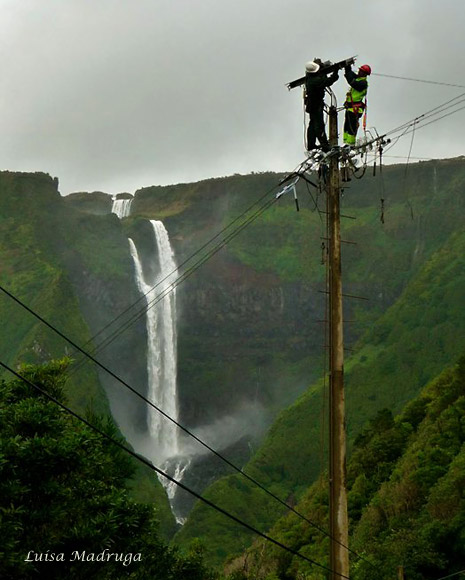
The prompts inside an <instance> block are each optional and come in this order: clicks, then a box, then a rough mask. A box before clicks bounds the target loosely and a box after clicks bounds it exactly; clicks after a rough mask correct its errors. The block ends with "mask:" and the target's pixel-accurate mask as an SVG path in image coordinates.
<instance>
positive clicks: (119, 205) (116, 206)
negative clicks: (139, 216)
mask: <svg viewBox="0 0 465 580" xmlns="http://www.w3.org/2000/svg"><path fill="white" fill-rule="evenodd" d="M132 201H133V199H132V198H131V199H116V198H113V205H112V206H111V213H115V214H116V215H117V216H118V217H119V218H120V219H121V218H125V217H128V216H129V215H130V213H131V204H132Z"/></svg>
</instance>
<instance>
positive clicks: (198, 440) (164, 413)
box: [0, 286, 364, 559]
mask: <svg viewBox="0 0 465 580" xmlns="http://www.w3.org/2000/svg"><path fill="white" fill-rule="evenodd" d="M0 290H1V291H2V292H3V293H4V294H6V295H7V296H8V297H9V298H11V299H12V300H13V301H14V302H16V303H17V304H19V305H20V306H21V307H22V308H24V309H25V310H26V311H27V312H29V313H30V314H32V315H33V316H34V317H35V318H37V319H38V320H40V322H42V323H43V324H45V325H46V326H47V327H48V328H50V329H51V330H53V331H54V332H55V333H56V334H58V336H60V337H61V338H63V339H64V340H66V341H67V342H68V343H69V344H70V345H71V346H73V347H74V348H75V349H76V350H78V351H79V352H81V353H82V354H83V355H84V356H86V357H87V358H88V359H89V360H91V361H92V362H93V363H95V364H96V365H97V366H98V367H100V368H101V369H102V370H104V371H105V372H107V373H108V374H109V375H110V376H111V377H113V378H114V379H116V380H117V381H118V382H119V383H120V384H122V385H123V386H124V387H126V388H127V389H129V390H130V391H131V392H132V393H134V394H135V395H136V396H137V397H139V398H140V399H142V400H143V401H144V402H145V403H147V404H148V405H150V406H151V407H152V408H153V409H155V410H156V411H158V412H159V413H160V414H161V415H163V417H165V418H166V419H168V420H169V421H171V423H173V424H174V425H176V426H177V427H178V428H179V429H181V430H182V431H184V433H186V434H187V435H188V436H189V437H192V438H193V439H194V440H195V441H197V442H198V443H200V445H202V446H203V447H204V448H205V449H207V450H208V451H209V452H210V453H213V454H214V455H215V456H216V457H218V458H219V459H221V460H222V461H223V462H225V463H226V464H227V465H229V466H230V467H231V468H232V469H234V470H235V471H236V472H237V473H239V474H240V475H242V476H243V477H245V478H246V479H248V480H249V481H250V482H251V483H253V484H254V485H256V486H257V487H259V488H260V489H261V490H262V491H264V492H265V493H267V494H268V495H269V496H270V497H273V498H274V499H275V500H276V501H278V502H279V503H280V504H281V505H283V506H284V507H286V508H287V509H289V510H291V511H292V512H293V513H295V515H297V516H298V517H300V518H301V519H303V520H305V521H306V522H307V523H309V524H310V525H311V526H313V527H315V528H316V529H318V530H319V531H320V532H321V533H323V534H324V535H326V536H327V537H329V538H332V537H331V535H330V534H329V533H328V532H326V531H325V530H324V529H322V528H320V527H319V526H318V524H315V522H313V521H311V520H310V519H309V518H307V517H305V516H304V515H303V514H301V513H300V512H298V511H297V510H295V509H294V508H293V507H292V506H290V505H288V504H287V503H286V502H285V501H283V500H282V499H280V498H279V497H278V496H276V495H274V494H273V493H272V492H271V491H269V490H268V489H267V488H266V487H265V486H263V485H262V484H261V483H259V482H258V481H257V480H255V479H254V478H253V477H251V476H250V475H248V474H247V473H245V472H244V471H243V470H242V469H241V468H239V467H237V466H236V465H235V464H234V463H232V462H231V461H230V460H229V459H227V458H226V457H224V455H222V454H221V453H219V452H218V451H216V450H215V449H213V448H212V447H211V446H210V445H208V443H205V442H204V441H203V440H202V439H200V438H199V437H197V435H195V434H194V433H192V431H190V430H189V429H188V428H187V427H184V425H182V424H181V423H179V422H178V421H176V420H175V419H173V418H172V417H171V416H170V415H168V414H167V413H166V412H165V411H163V410H162V409H161V408H160V407H158V406H157V405H156V404H155V403H153V402H152V401H150V400H149V399H147V397H145V396H144V395H142V394H141V393H139V392H138V391H137V390H136V389H134V387H131V385H129V384H128V383H127V382H126V381H124V380H123V379H121V378H120V377H119V376H118V375H116V374H115V373H114V372H113V371H112V370H111V369H109V368H108V367H107V366H105V365H104V364H102V363H101V362H100V361H98V360H97V359H95V358H94V357H93V356H92V355H90V354H89V353H87V352H86V351H85V350H84V349H83V348H81V347H80V346H79V345H77V344H76V343H75V342H74V341H73V340H71V339H70V338H68V337H67V336H66V335H65V334H64V333H62V332H61V331H60V330H58V329H57V328H56V327H55V326H54V325H53V324H51V323H49V322H48V321H47V320H45V319H44V318H42V317H41V316H40V315H39V314H37V313H36V312H35V311H34V310H32V309H31V308H29V306H27V305H26V304H24V303H23V302H22V301H21V300H20V299H19V298H17V297H16V296H14V295H13V294H12V293H11V292H9V291H8V290H7V289H6V288H4V287H3V286H0ZM332 539H334V538H332ZM334 541H336V542H337V540H336V539H334ZM338 543H340V542H338ZM340 545H341V546H343V547H344V548H346V549H347V550H349V551H350V552H352V553H353V554H354V555H356V556H357V557H358V558H360V559H364V558H363V557H362V556H360V555H359V554H358V553H357V552H355V551H354V550H352V549H351V548H349V547H348V546H345V545H344V544H340Z"/></svg>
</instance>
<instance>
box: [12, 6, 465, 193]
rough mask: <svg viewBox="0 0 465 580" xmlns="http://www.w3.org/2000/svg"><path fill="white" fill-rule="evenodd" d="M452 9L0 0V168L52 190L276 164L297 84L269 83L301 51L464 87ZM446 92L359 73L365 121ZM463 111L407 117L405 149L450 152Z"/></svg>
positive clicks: (402, 115) (385, 118) (286, 72)
mask: <svg viewBox="0 0 465 580" xmlns="http://www.w3.org/2000/svg"><path fill="white" fill-rule="evenodd" d="M464 16H465V1H464V0H442V1H441V2H438V1H437V0H390V1H389V2H386V0H366V1H365V0H360V1H355V2H352V3H350V2H347V0H324V1H323V0H320V1H319V2H316V1H313V0H40V1H39V0H0V51H1V52H0V58H1V72H2V74H1V84H0V103H1V106H0V115H1V120H0V132H1V133H0V135H1V136H0V168H2V169H9V170H19V171H45V172H47V173H50V174H51V175H53V176H57V177H58V178H59V180H60V191H61V193H62V194H68V193H71V192H73V191H94V190H101V191H107V192H109V193H117V192H121V191H129V192H131V193H132V192H134V191H135V190H136V189H137V188H139V187H142V186H147V185H154V184H165V183H178V182H186V181H197V180H199V179H203V178H208V177H216V176H223V175H230V174H233V173H249V172H251V171H266V170H272V171H286V170H291V169H293V168H294V167H295V166H296V165H297V164H298V163H299V162H300V161H301V160H302V159H303V158H304V145H303V112H302V93H301V91H300V89H295V90H293V91H291V92H289V91H287V89H286V87H285V83H286V82H288V81H290V80H293V79H295V78H297V77H300V76H302V75H303V74H304V66H305V62H306V61H308V60H310V59H312V58H313V57H315V56H319V57H321V58H322V59H323V60H326V59H329V60H332V61H337V60H342V59H344V58H347V57H349V56H352V55H358V60H357V64H358V65H361V64H364V63H369V64H370V65H371V66H372V69H373V72H374V73H381V74H389V75H396V76H406V77H414V78H418V79H426V80H434V81H440V82H444V83H455V84H460V85H465V72H464V66H463V53H464V41H463V38H464V33H463V27H464V22H465V18H464ZM346 86H347V85H346V82H345V79H344V78H343V76H342V75H341V77H340V80H339V81H338V83H337V84H336V85H335V92H336V94H337V97H338V99H339V103H342V102H343V99H344V94H345V91H346ZM461 93H465V88H463V89H460V88H453V87H446V86H437V85H431V84H422V83H417V82H409V81H404V80H396V79H391V78H386V77H382V76H374V75H373V76H371V78H370V89H369V97H368V103H369V110H368V125H369V126H375V127H376V128H377V130H378V132H379V133H384V132H386V131H388V130H390V129H393V128H394V127H397V126H398V125H400V124H402V123H403V122H404V121H408V120H410V119H413V118H414V117H416V116H418V115H420V114H421V113H423V112H425V111H428V110H430V109H432V108H433V107H435V106H437V105H440V104H441V103H443V102H445V101H447V100H449V99H452V98H453V97H456V96H458V95H460V94H461ZM464 121H465V109H464V110H463V111H460V112H458V113H457V114H455V115H451V116H450V117H448V118H445V119H443V120H441V121H439V122H437V123H433V124H432V125H430V126H428V127H425V128H424V129H421V130H418V132H416V134H415V139H414V142H413V148H412V156H413V157H435V158H436V157H439V158H442V157H453V156H457V155H462V154H465V145H464V125H465V123H464ZM340 123H342V116H341V119H340ZM410 145H411V136H405V137H404V138H403V139H401V140H400V141H399V142H398V144H397V145H396V146H395V147H394V148H392V149H391V151H390V152H389V153H390V154H392V155H399V156H402V155H404V156H405V155H407V154H408V151H409V148H410ZM396 160H397V161H402V160H401V159H396V158H391V161H396Z"/></svg>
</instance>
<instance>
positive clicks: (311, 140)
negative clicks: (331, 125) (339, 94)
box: [307, 103, 329, 151]
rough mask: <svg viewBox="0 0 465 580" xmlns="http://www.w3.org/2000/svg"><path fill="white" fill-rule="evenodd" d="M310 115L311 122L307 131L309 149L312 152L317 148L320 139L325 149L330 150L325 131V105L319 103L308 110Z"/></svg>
mask: <svg viewBox="0 0 465 580" xmlns="http://www.w3.org/2000/svg"><path fill="white" fill-rule="evenodd" d="M307 112H308V114H309V115H310V121H309V123H308V129H307V149H308V151H311V150H312V149H315V148H316V141H317V139H318V141H319V143H320V145H321V146H322V148H323V149H329V143H328V137H327V136H326V131H325V120H324V114H323V113H324V109H323V103H321V105H320V104H319V103H318V105H317V106H315V105H313V106H311V107H309V108H308V109H307Z"/></svg>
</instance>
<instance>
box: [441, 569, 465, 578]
mask: <svg viewBox="0 0 465 580" xmlns="http://www.w3.org/2000/svg"><path fill="white" fill-rule="evenodd" d="M459 574H465V570H460V572H454V573H453V574H449V576H441V578H436V580H446V578H452V577H453V576H458V575H459Z"/></svg>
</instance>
